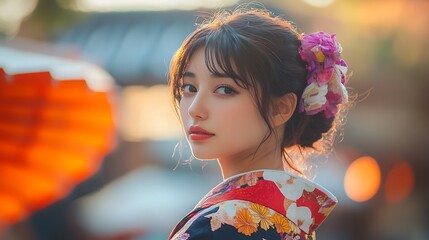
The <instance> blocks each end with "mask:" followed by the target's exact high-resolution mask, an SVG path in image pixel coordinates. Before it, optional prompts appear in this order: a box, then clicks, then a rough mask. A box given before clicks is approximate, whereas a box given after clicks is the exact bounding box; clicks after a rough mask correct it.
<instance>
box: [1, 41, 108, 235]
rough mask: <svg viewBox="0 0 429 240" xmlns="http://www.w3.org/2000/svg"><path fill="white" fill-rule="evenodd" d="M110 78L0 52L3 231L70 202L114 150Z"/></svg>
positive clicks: (89, 68) (47, 59) (53, 60)
mask: <svg viewBox="0 0 429 240" xmlns="http://www.w3.org/2000/svg"><path fill="white" fill-rule="evenodd" d="M112 94H113V80H112V79H111V77H110V76H109V75H107V74H106V73H105V72H103V71H102V70H101V69H99V68H97V67H96V66H94V65H91V64H88V63H83V62H78V61H72V60H66V59H62V58H57V57H52V56H47V55H43V54H35V53H30V52H24V51H21V50H17V49H13V48H8V47H1V46H0V176H1V177H0V229H1V228H2V227H6V226H8V225H10V224H13V223H15V222H17V221H19V220H22V219H23V218H25V217H27V216H29V215H30V214H31V213H32V212H34V211H36V210H38V209H41V208H43V207H46V206H47V205H49V204H51V203H53V202H54V201H56V200H59V199H60V198H62V197H64V196H66V195H67V194H68V193H69V192H70V191H71V190H72V188H73V187H74V186H75V185H76V184H78V183H80V182H81V181H83V180H84V179H86V178H88V177H89V176H91V175H92V174H94V173H95V171H97V170H98V167H99V166H100V163H101V160H102V159H103V158H104V156H105V155H106V154H107V153H108V152H110V151H111V150H112V148H113V147H114V139H115V131H114V121H113V107H112V97H113V96H112Z"/></svg>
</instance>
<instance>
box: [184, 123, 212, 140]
mask: <svg viewBox="0 0 429 240" xmlns="http://www.w3.org/2000/svg"><path fill="white" fill-rule="evenodd" d="M214 135H215V134H214V133H211V132H209V131H207V130H205V129H204V128H201V127H198V126H191V127H190V128H189V138H190V139H191V140H194V141H202V140H206V139H209V138H211V137H213V136H214Z"/></svg>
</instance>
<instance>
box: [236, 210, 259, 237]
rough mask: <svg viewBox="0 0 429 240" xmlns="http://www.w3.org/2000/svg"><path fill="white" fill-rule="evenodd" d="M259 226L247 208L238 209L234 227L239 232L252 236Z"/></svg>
mask: <svg viewBox="0 0 429 240" xmlns="http://www.w3.org/2000/svg"><path fill="white" fill-rule="evenodd" d="M257 226H258V225H257V224H256V223H255V220H254V219H253V217H252V215H251V214H250V212H249V210H248V209H247V208H242V209H240V210H238V211H237V216H236V219H235V222H234V227H236V228H237V230H238V232H240V233H243V234H244V235H247V236H250V235H251V234H252V233H254V232H256V230H257Z"/></svg>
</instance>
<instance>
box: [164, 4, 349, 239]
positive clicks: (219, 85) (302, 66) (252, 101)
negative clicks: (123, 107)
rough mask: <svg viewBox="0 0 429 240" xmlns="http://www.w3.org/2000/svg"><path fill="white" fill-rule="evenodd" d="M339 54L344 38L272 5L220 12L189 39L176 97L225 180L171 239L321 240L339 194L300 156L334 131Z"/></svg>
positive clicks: (191, 131) (197, 148) (178, 67)
mask: <svg viewBox="0 0 429 240" xmlns="http://www.w3.org/2000/svg"><path fill="white" fill-rule="evenodd" d="M340 52H341V47H340V45H339V43H338V42H336V40H335V35H329V34H326V33H323V32H319V33H315V34H304V35H300V34H299V33H298V32H297V30H296V29H295V28H294V27H293V26H292V25H291V23H290V22H288V21H285V20H283V19H281V18H279V17H273V16H271V15H270V14H269V13H268V12H267V11H263V10H248V11H236V12H234V13H232V14H227V13H222V14H219V15H218V16H217V17H215V18H214V19H213V20H212V21H211V22H209V23H206V24H203V25H201V26H200V27H199V28H198V29H197V30H195V31H194V32H193V33H192V34H191V35H190V36H189V37H188V38H187V39H186V40H185V42H184V43H183V44H182V46H181V47H180V48H179V50H178V51H177V53H176V55H175V56H174V58H173V60H172V63H171V69H170V86H171V93H172V97H173V100H174V102H175V106H176V110H177V112H178V113H179V115H180V119H181V121H182V124H183V128H184V132H185V134H186V137H187V140H188V142H189V144H190V146H191V149H192V153H193V156H194V157H195V158H197V159H200V160H209V159H216V160H217V161H218V163H219V165H220V167H221V169H222V174H223V177H224V181H223V182H222V183H220V184H219V185H218V186H217V187H215V188H214V189H213V190H211V191H210V192H209V193H208V194H207V195H206V196H205V197H204V198H203V199H202V200H201V201H200V202H199V203H198V204H197V206H196V207H195V208H194V210H192V211H191V212H190V213H189V214H188V215H187V216H186V217H185V218H183V220H182V221H180V222H179V223H178V225H177V226H176V227H175V228H174V230H173V231H172V233H171V235H170V238H169V239H175V240H179V239H180V240H185V239H204V240H207V239H267V240H272V239H295V240H296V239H315V230H316V229H317V227H318V226H319V225H320V224H321V223H322V222H323V221H324V220H325V218H326V217H327V215H328V214H329V213H330V212H331V211H332V209H333V208H334V206H335V204H336V202H337V200H336V198H335V197H334V196H333V195H332V194H331V193H330V192H328V191H327V190H325V189H324V188H323V187H321V186H319V185H317V184H315V183H313V182H311V181H309V180H307V179H306V178H305V177H304V174H303V172H304V169H303V168H302V167H301V165H302V164H299V161H298V160H299V159H294V158H295V157H296V156H305V153H306V152H307V151H311V150H314V147H315V144H317V143H319V142H323V140H324V139H325V138H326V137H328V136H332V134H331V133H332V132H333V131H334V130H335V129H334V128H335V127H334V126H335V122H336V119H339V117H338V111H339V109H340V108H341V106H343V105H344V103H346V102H347V98H348V95H347V91H346V89H345V87H344V83H345V80H346V71H347V66H346V64H345V62H344V61H343V60H342V59H341V58H340ZM322 145H323V144H322ZM296 153H299V154H296ZM301 160H302V159H301ZM301 163H302V162H301Z"/></svg>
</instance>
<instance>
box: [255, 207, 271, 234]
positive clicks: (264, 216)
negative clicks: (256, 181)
mask: <svg viewBox="0 0 429 240" xmlns="http://www.w3.org/2000/svg"><path fill="white" fill-rule="evenodd" d="M250 209H251V210H252V211H253V212H254V213H252V215H253V218H254V219H255V221H256V223H258V224H260V226H261V228H262V229H264V230H268V228H270V227H271V225H273V223H272V222H271V220H270V217H271V214H270V210H269V209H268V208H267V207H265V206H262V205H259V204H256V203H252V204H251V205H250Z"/></svg>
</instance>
